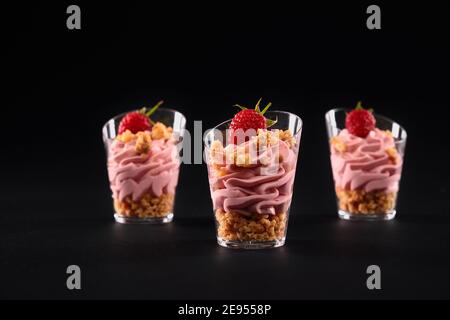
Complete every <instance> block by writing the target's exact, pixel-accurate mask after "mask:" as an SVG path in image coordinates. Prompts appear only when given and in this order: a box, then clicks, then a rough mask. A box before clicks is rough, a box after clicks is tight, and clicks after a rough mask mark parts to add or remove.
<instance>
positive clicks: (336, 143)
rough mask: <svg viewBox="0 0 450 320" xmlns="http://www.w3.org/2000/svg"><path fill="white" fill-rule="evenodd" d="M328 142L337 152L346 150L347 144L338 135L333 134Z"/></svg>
mask: <svg viewBox="0 0 450 320" xmlns="http://www.w3.org/2000/svg"><path fill="white" fill-rule="evenodd" d="M330 144H331V145H332V146H333V147H334V148H335V149H336V150H337V151H339V152H345V151H346V150H347V146H346V144H345V142H344V141H342V139H341V138H339V137H338V136H334V137H333V138H331V139H330Z"/></svg>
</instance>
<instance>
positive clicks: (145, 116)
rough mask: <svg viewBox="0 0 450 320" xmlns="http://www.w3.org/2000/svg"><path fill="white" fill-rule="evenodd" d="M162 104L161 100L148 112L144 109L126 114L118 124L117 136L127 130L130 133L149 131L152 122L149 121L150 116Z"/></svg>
mask: <svg viewBox="0 0 450 320" xmlns="http://www.w3.org/2000/svg"><path fill="white" fill-rule="evenodd" d="M163 103H164V101H162V100H161V101H159V102H158V103H157V104H156V105H155V106H153V107H152V108H151V109H150V110H147V108H145V107H144V108H142V109H140V110H139V111H133V112H130V113H127V114H126V115H125V117H123V118H122V121H120V123H119V134H122V133H124V132H125V131H127V130H130V131H131V132H132V133H138V132H139V131H146V130H151V129H152V126H153V122H152V120H150V116H151V115H152V114H153V113H155V111H156V110H158V108H159V107H160V106H161V105H162V104H163Z"/></svg>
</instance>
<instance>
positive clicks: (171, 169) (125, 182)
mask: <svg viewBox="0 0 450 320" xmlns="http://www.w3.org/2000/svg"><path fill="white" fill-rule="evenodd" d="M126 114H127V113H123V114H120V115H118V116H116V117H114V118H112V119H110V120H109V121H108V122H106V124H105V125H104V126H103V141H104V144H105V148H106V155H107V168H108V178H109V182H110V188H111V191H112V198H113V204H114V209H115V213H114V218H115V220H116V221H117V222H119V223H141V224H145V223H152V224H160V223H168V222H170V221H172V219H173V208H174V202H175V191H176V186H177V184H178V174H179V168H180V155H179V154H180V150H181V146H182V139H183V135H184V130H185V125H186V118H185V117H184V116H183V115H182V114H181V113H180V112H178V111H176V110H171V109H167V108H160V109H158V110H157V111H156V112H155V113H154V114H152V116H151V120H152V121H153V126H152V128H151V130H149V131H140V132H137V133H135V134H133V133H131V132H130V131H126V132H125V133H122V134H120V135H119V134H118V128H119V124H120V121H121V120H122V118H123V117H124V116H125V115H126Z"/></svg>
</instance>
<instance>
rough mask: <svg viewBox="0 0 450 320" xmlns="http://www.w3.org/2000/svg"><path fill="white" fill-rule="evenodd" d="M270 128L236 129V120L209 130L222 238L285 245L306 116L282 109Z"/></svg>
mask: <svg viewBox="0 0 450 320" xmlns="http://www.w3.org/2000/svg"><path fill="white" fill-rule="evenodd" d="M265 116H266V117H267V118H268V119H273V120H275V119H277V122H276V124H275V125H274V126H273V127H271V128H269V129H267V130H258V131H256V130H253V132H249V131H252V130H248V131H246V132H242V134H243V135H242V139H237V140H235V139H234V138H235V137H237V135H235V133H232V132H231V131H230V130H228V128H229V126H230V122H231V120H228V121H225V122H223V123H221V124H219V125H218V126H216V127H215V128H214V129H211V130H209V131H208V132H207V133H205V136H204V143H205V161H206V164H207V168H208V177H209V184H210V192H211V198H212V202H213V210H214V216H215V222H216V234H217V241H218V244H219V245H221V246H223V247H229V248H243V249H262V248H273V247H279V246H282V245H284V243H285V239H286V231H287V225H288V218H289V209H290V205H291V200H292V194H293V186H294V180H295V171H296V165H297V158H298V151H299V147H300V137H301V132H302V120H301V119H300V117H298V116H296V115H294V114H292V113H289V112H282V111H270V112H267V113H266V114H265Z"/></svg>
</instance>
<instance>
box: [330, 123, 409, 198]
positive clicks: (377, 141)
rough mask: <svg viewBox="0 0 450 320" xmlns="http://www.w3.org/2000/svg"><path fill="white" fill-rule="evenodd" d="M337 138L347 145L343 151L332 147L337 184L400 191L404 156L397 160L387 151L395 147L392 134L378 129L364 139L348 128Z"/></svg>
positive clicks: (345, 186)
mask: <svg viewBox="0 0 450 320" xmlns="http://www.w3.org/2000/svg"><path fill="white" fill-rule="evenodd" d="M337 137H338V139H340V142H343V143H344V144H345V151H344V152H340V151H339V150H337V149H336V147H335V146H333V145H332V146H331V166H332V169H333V177H334V181H335V185H336V187H339V188H343V189H347V190H348V189H350V190H355V189H363V190H365V191H367V192H370V191H374V190H386V191H387V192H396V191H398V186H399V181H400V176H401V170H402V158H401V156H400V155H397V156H396V159H395V163H394V162H393V161H392V157H390V156H389V154H388V152H387V150H389V149H392V148H393V149H395V141H394V138H393V137H392V136H391V135H389V134H388V133H386V132H385V131H382V130H379V129H375V130H372V131H371V132H370V133H369V135H368V136H367V137H366V138H360V137H357V136H354V135H352V134H350V133H349V132H348V130H347V129H344V130H342V131H341V132H340V133H339V135H338V136H337Z"/></svg>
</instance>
